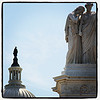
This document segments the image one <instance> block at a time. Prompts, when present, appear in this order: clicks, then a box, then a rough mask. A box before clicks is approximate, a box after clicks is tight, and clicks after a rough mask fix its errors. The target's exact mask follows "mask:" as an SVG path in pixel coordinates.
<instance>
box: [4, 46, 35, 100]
mask: <svg viewBox="0 0 100 100" xmlns="http://www.w3.org/2000/svg"><path fill="white" fill-rule="evenodd" d="M17 53H18V51H17V48H16V47H15V49H14V52H13V54H14V59H13V64H12V65H11V67H10V68H9V69H8V70H9V81H8V83H9V84H7V85H5V88H4V90H3V97H6V98H7V97H25V98H27V97H28V98H30V97H35V96H34V95H33V94H32V93H31V92H29V91H28V90H26V87H25V85H22V84H21V83H22V81H21V71H22V68H21V67H20V65H19V64H18V59H17Z"/></svg>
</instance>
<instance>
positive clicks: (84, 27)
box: [79, 3, 96, 64]
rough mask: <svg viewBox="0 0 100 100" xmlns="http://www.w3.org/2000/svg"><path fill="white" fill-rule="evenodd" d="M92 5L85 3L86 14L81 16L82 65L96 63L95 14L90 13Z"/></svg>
mask: <svg viewBox="0 0 100 100" xmlns="http://www.w3.org/2000/svg"><path fill="white" fill-rule="evenodd" d="M92 6H93V4H92V3H86V5H85V7H86V9H87V11H86V13H84V14H83V16H82V18H81V21H80V26H79V34H80V35H81V37H82V63H84V64H95V63H96V13H95V12H91V9H92Z"/></svg>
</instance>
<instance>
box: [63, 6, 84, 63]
mask: <svg viewBox="0 0 100 100" xmlns="http://www.w3.org/2000/svg"><path fill="white" fill-rule="evenodd" d="M84 11H85V8H84V7H83V6H79V7H77V8H76V9H75V10H74V11H73V12H72V13H70V14H69V15H68V17H67V20H66V25H65V40H66V42H68V53H67V57H66V59H67V60H66V64H72V63H82V43H81V41H82V40H81V36H80V35H79V31H78V29H79V19H80V15H81V14H82V13H83V12H84Z"/></svg>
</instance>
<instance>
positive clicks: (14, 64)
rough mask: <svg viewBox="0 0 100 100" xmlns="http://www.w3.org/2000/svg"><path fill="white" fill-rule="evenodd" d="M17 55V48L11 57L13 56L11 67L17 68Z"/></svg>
mask: <svg viewBox="0 0 100 100" xmlns="http://www.w3.org/2000/svg"><path fill="white" fill-rule="evenodd" d="M17 53H18V50H17V47H15V48H14V51H13V55H14V59H13V64H12V65H11V66H19V64H18V59H17Z"/></svg>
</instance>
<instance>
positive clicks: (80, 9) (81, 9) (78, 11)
mask: <svg viewBox="0 0 100 100" xmlns="http://www.w3.org/2000/svg"><path fill="white" fill-rule="evenodd" d="M84 11H85V9H83V8H79V9H78V10H76V12H75V13H76V14H79V15H80V14H82V13H83V12H84Z"/></svg>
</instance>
